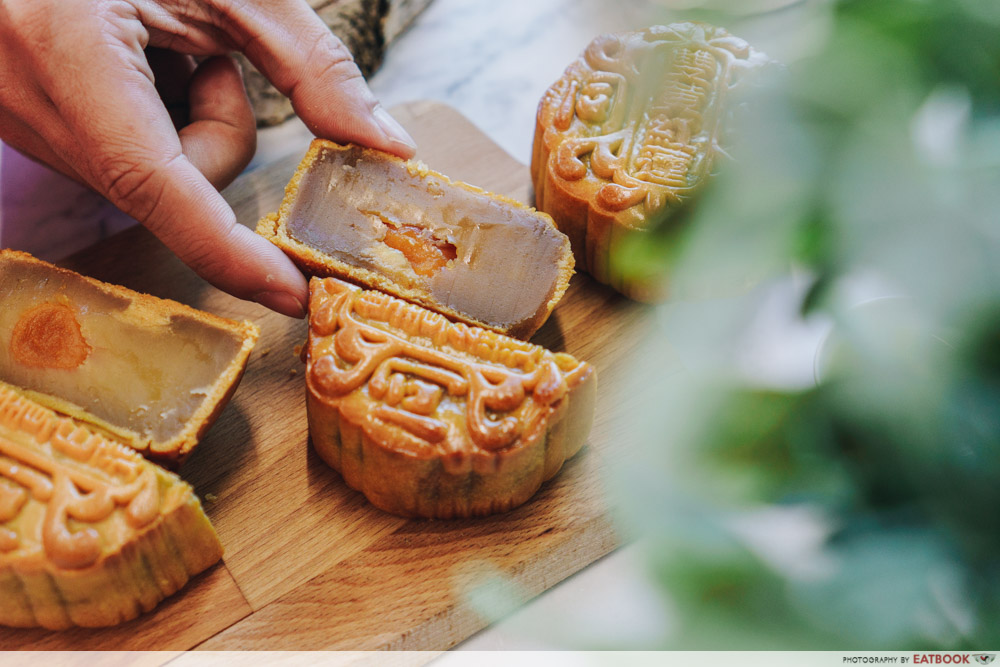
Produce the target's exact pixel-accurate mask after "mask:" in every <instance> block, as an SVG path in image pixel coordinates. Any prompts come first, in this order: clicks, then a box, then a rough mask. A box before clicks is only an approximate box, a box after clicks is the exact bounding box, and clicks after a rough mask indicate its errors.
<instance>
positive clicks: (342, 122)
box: [225, 0, 416, 158]
mask: <svg viewBox="0 0 1000 667" xmlns="http://www.w3.org/2000/svg"><path fill="white" fill-rule="evenodd" d="M225 4H226V5H227V6H228V7H229V11H228V13H227V15H226V17H225V21H226V22H227V23H228V26H229V29H230V31H232V32H235V33H236V41H237V43H240V44H242V45H243V50H244V52H245V53H246V56H247V58H249V59H250V61H251V62H252V63H253V64H254V66H256V67H257V69H259V70H260V71H261V72H262V73H263V74H264V75H265V76H266V77H267V78H268V80H270V81H271V83H273V84H274V85H275V87H276V88H277V89H278V90H280V91H281V92H282V93H284V94H285V95H287V96H288V97H289V98H290V99H291V101H292V105H293V106H294V107H295V111H296V113H298V115H299V117H300V118H301V119H302V120H303V121H304V122H305V123H306V125H308V126H309V129H310V130H312V131H313V132H314V133H315V134H317V135H318V136H322V137H327V138H330V139H334V140H337V141H341V142H354V143H359V144H363V145H366V146H371V147H374V148H380V149H382V150H385V151H388V152H390V153H395V154H396V155H399V156H400V157H407V158H408V157H412V155H413V154H414V152H415V151H416V144H415V143H414V142H413V139H412V138H411V137H410V135H409V134H408V133H407V132H406V130H404V129H403V128H402V126H400V125H399V123H398V122H396V120H395V119H394V118H393V117H392V116H391V115H390V114H389V112H387V111H386V110H385V109H383V108H382V106H381V105H380V104H379V103H378V100H376V99H375V96H374V95H373V94H372V92H371V90H370V89H369V88H368V84H367V83H365V80H364V77H363V76H362V75H361V71H360V70H359V69H358V67H357V65H355V64H354V60H353V58H352V57H351V54H350V52H349V51H348V50H347V48H346V47H345V46H344V45H343V43H342V42H341V41H340V40H339V39H337V37H335V36H334V35H333V34H332V33H331V32H330V30H329V29H328V28H327V27H326V25H324V24H323V21H322V20H321V19H320V18H319V17H318V16H317V15H316V13H315V12H313V11H312V10H311V9H310V8H309V6H308V5H307V4H306V3H304V2H300V1H298V0H275V1H273V2H268V3H260V4H259V5H258V6H257V7H256V8H255V10H254V11H246V9H245V7H243V6H242V5H241V4H240V3H231V2H229V3H225Z"/></svg>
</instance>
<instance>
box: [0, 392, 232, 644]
mask: <svg viewBox="0 0 1000 667" xmlns="http://www.w3.org/2000/svg"><path fill="white" fill-rule="evenodd" d="M221 557H222V546H221V545H220V544H219V539H218V537H217V536H216V534H215V530H214V529H213V528H212V526H211V524H210V523H209V521H208V518H207V517H206V516H205V513H204V512H203V511H202V508H201V504H200V503H199V502H198V498H197V497H196V496H195V495H194V493H193V491H192V490H191V487H190V486H188V485H187V484H186V483H184V482H183V481H182V480H181V479H180V478H178V477H177V476H175V475H173V474H172V473H169V472H166V471H164V470H163V469H162V468H160V467H158V466H156V465H154V464H152V463H149V462H147V461H146V460H145V459H143V458H142V457H141V456H140V455H139V454H138V453H136V452H134V451H133V450H131V449H129V448H128V447H126V446H124V445H122V444H121V443H118V442H115V441H113V440H111V439H109V438H107V437H106V436H105V435H103V434H102V433H100V432H97V431H94V430H92V429H90V428H88V427H87V426H85V425H81V424H78V423H77V422H74V421H73V420H71V419H69V418H66V417H61V416H59V415H57V414H55V413H54V412H52V411H51V410H49V409H48V408H46V407H44V406H41V405H38V404H37V403H35V402H33V401H32V400H30V399H29V398H28V397H26V396H25V395H24V394H23V393H21V392H19V391H17V390H15V389H13V388H11V387H8V386H0V624H3V625H10V626H14V627H35V626H41V627H45V628H50V629H54V630H57V629H63V628H68V627H71V626H74V625H79V626H86V627H97V626H105V625H114V624H117V623H122V622H124V621H128V620H130V619H132V618H135V617H136V616H138V615H139V614H141V613H143V612H146V611H149V610H150V609H152V608H153V607H154V606H156V604H157V603H159V602H160V601H161V600H162V599H164V598H165V597H167V596H168V595H171V594H173V593H174V592H176V591H177V590H179V589H180V588H181V587H182V586H184V584H186V583H187V581H188V580H189V579H190V578H191V577H192V576H194V575H195V574H197V573H199V572H201V571H203V570H205V569H207V568H208V567H210V566H211V565H212V564H214V563H215V562H217V561H218V560H219V559H220V558H221Z"/></svg>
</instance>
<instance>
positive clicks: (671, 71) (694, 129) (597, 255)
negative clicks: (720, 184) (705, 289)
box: [531, 22, 770, 301]
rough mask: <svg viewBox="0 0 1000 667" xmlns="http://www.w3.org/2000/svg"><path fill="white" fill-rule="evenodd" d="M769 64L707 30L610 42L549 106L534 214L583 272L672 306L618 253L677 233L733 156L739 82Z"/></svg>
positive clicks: (535, 174) (540, 123) (548, 99)
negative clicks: (728, 144)
mask: <svg viewBox="0 0 1000 667" xmlns="http://www.w3.org/2000/svg"><path fill="white" fill-rule="evenodd" d="M769 62H770V61H769V60H768V59H767V57H766V56H764V55H763V54H761V53H759V52H757V51H755V50H754V49H752V48H751V47H750V45H748V44H747V43H746V42H745V41H743V40H742V39H739V38H737V37H734V36H732V35H730V34H729V33H728V32H726V31H725V30H723V29H722V28H716V27H713V26H710V25H707V24H704V23H693V22H692V23H675V24H671V25H668V26H654V27H651V28H647V29H646V30H643V31H640V32H626V33H620V34H608V35H602V36H600V37H598V38H597V39H595V40H594V41H593V42H591V43H590V45H589V46H588V47H587V49H586V50H585V51H584V53H583V55H582V56H580V58H578V59H577V60H576V61H575V62H574V63H572V64H571V65H570V66H569V67H568V68H567V69H566V71H565V73H564V74H563V75H562V77H561V78H560V79H559V80H558V81H556V83H555V84H553V85H552V86H551V87H550V88H549V89H548V91H546V93H545V95H544V96H543V97H542V100H541V102H540V103H539V105H538V116H537V119H536V125H535V140H534V150H533V154H532V160H531V176H532V181H533V183H534V187H535V205H536V206H537V207H538V209H539V210H540V211H545V212H546V213H548V214H549V215H551V216H552V219H553V220H554V221H555V223H556V225H557V226H558V227H559V229H560V230H561V231H563V232H564V233H565V234H566V235H567V236H569V238H570V241H571V243H572V247H573V254H574V255H575V257H576V265H577V267H578V268H579V269H580V270H583V271H586V272H588V273H590V274H591V275H592V276H593V277H594V278H596V279H597V280H598V281H600V282H602V283H605V284H608V285H611V286H612V287H614V288H615V289H617V290H619V291H620V292H622V293H624V294H625V295H626V296H629V297H631V298H634V299H639V300H643V301H656V300H660V299H662V298H663V296H665V286H664V280H665V276H664V275H661V274H660V273H657V272H653V273H650V274H648V275H639V274H636V273H635V272H633V271H631V270H630V267H627V266H621V265H620V263H619V262H616V261H615V258H614V255H613V253H614V252H615V250H616V248H618V247H620V246H619V244H620V243H621V241H622V240H623V239H624V238H625V237H627V236H632V235H636V234H646V233H648V232H649V231H650V230H651V229H654V228H657V227H658V226H660V225H663V224H668V221H669V220H670V219H671V218H672V217H673V216H674V215H675V214H676V212H677V211H678V210H679V209H680V208H681V207H682V206H683V205H684V204H685V203H686V202H687V201H689V200H690V199H691V198H692V196H693V195H695V194H696V193H697V191H698V190H699V189H700V188H701V187H702V186H703V185H704V184H705V182H706V180H707V179H708V178H709V177H710V175H711V173H712V169H713V166H714V165H715V163H716V161H717V159H718V158H719V156H720V155H722V154H723V147H722V146H721V145H720V144H721V143H722V142H723V141H724V137H725V134H726V130H727V125H728V124H729V121H730V116H731V112H732V110H733V107H734V105H735V101H736V99H735V98H736V95H735V94H734V93H736V92H738V88H739V87H740V84H741V83H742V82H743V81H745V80H747V79H749V78H750V77H747V76H746V74H747V73H748V72H749V71H754V70H759V69H760V68H761V67H763V66H764V65H766V64H767V63H769Z"/></svg>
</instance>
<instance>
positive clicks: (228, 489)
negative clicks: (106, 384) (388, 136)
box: [0, 102, 652, 650]
mask: <svg viewBox="0 0 1000 667" xmlns="http://www.w3.org/2000/svg"><path fill="white" fill-rule="evenodd" d="M392 113H393V115H394V116H395V117H396V118H398V119H399V120H400V122H401V123H402V124H403V125H404V126H405V127H406V128H407V129H408V130H409V131H410V133H411V134H412V135H413V137H414V138H415V139H416V141H417V143H418V145H419V146H420V149H419V153H418V157H419V158H420V159H422V160H423V161H424V162H426V163H427V164H428V165H430V166H431V167H432V168H434V169H437V170H439V171H442V172H444V173H447V174H449V175H450V176H451V177H452V178H455V179H459V180H464V181H467V182H469V183H473V184H476V185H480V186H482V187H485V188H486V189H488V190H492V191H495V192H500V193H504V194H508V195H511V196H513V197H516V198H519V199H521V200H524V201H530V195H531V192H530V178H529V176H528V170H527V167H526V166H525V165H523V164H520V163H519V162H517V161H516V160H515V159H514V158H512V157H511V156H510V155H508V154H507V153H505V152H504V151H503V150H502V149H500V148H499V147H498V146H497V145H496V144H494V143H493V142H492V141H491V140H490V139H489V138H488V137H487V136H486V135H484V134H483V133H482V132H481V131H479V130H478V129H477V128H475V127H474V126H473V125H472V124H471V123H470V122H469V121H468V120H466V119H465V118H463V117H462V116H461V115H459V114H458V113H457V112H456V111H454V110H452V109H450V108H448V107H445V106H442V105H440V104H437V103H433V102H415V103H409V104H406V105H401V106H398V107H396V108H394V109H393V110H392ZM305 148H306V147H305V146H302V152H301V153H299V155H301V154H303V153H304V152H305ZM297 159H298V158H297V157H296V158H294V159H289V160H284V161H281V162H277V163H275V164H272V165H270V166H268V167H265V168H261V169H258V170H256V171H253V172H251V173H248V174H245V175H243V176H241V177H240V178H239V179H237V181H236V182H235V183H234V184H233V185H232V186H230V187H229V188H228V189H227V190H226V191H225V193H224V194H225V195H226V198H227V199H228V201H229V202H230V204H231V205H232V206H233V208H234V210H235V211H236V213H237V216H238V218H239V220H240V222H241V223H243V224H244V225H247V226H250V227H253V226H254V225H255V224H256V221H257V219H258V218H259V217H260V216H262V215H263V214H265V213H267V212H270V211H273V210H275V209H276V208H277V205H278V203H279V201H280V199H281V195H282V192H283V189H284V185H285V183H286V182H287V181H288V179H289V178H290V176H291V174H292V172H293V170H294V168H295V165H296V163H297ZM64 265H66V266H68V267H70V268H72V269H74V270H77V271H80V272H82V273H85V274H87V275H91V276H94V277H96V278H98V279H101V280H106V281H109V282H115V283H120V284H124V285H126V286H128V287H131V288H133V289H137V290H140V291H144V292H148V293H151V294H155V295H157V296H163V297H169V298H172V299H176V300H178V301H181V302H184V303H187V304H190V305H193V306H195V307H198V308H203V309H205V310H209V311H212V312H215V313H218V314H220V315H224V316H228V317H232V318H237V319H243V318H245V319H250V320H252V321H254V322H256V323H257V324H258V325H259V326H260V328H261V331H262V335H261V339H260V342H259V343H258V345H257V348H256V349H255V350H254V352H253V354H252V356H251V358H250V362H249V365H248V367H247V372H246V375H245V377H244V379H243V382H242V384H241V385H240V388H239V390H238V391H237V393H236V395H235V397H234V399H233V401H232V403H231V404H230V405H229V406H228V407H227V408H226V410H225V412H224V413H223V415H222V416H221V418H220V419H219V421H218V422H217V423H216V425H215V426H214V427H213V428H212V430H211V431H210V433H209V434H208V436H207V437H205V438H204V440H203V441H202V442H201V444H200V445H199V446H198V449H197V450H196V451H195V453H194V455H193V456H192V457H191V458H190V459H189V460H188V462H187V463H186V464H185V465H184V467H183V468H182V470H181V474H182V476H183V477H184V478H185V479H187V480H188V481H189V482H191V483H192V484H193V485H194V486H195V489H196V491H197V493H198V494H199V496H200V497H201V498H202V499H203V503H204V505H205V508H206V511H207V513H208V515H209V517H210V518H211V520H212V522H213V524H214V525H215V527H216V530H217V531H218V533H219V536H220V538H221V540H222V543H223V545H224V546H225V548H226V553H225V556H224V558H223V561H222V562H221V563H219V564H218V565H216V566H215V567H213V568H211V569H210V570H209V571H207V572H206V573H204V574H202V575H200V576H198V577H197V578H195V579H194V580H193V581H192V582H190V583H189V584H188V585H187V586H186V587H185V588H184V589H183V590H182V591H180V592H179V593H178V594H176V595H174V596H172V597H171V598H169V599H167V600H166V601H164V602H163V603H162V604H161V605H160V606H159V607H157V609H156V610H154V611H153V612H151V613H149V614H146V615H144V616H142V617H140V618H139V619H136V620H135V621H132V622H130V623H127V624H124V625H122V626H118V627H113V628H104V629H99V630H92V629H75V630H70V631H66V632H49V631H43V630H27V631H26V630H12V629H7V628H0V649H77V650H80V649H112V650H123V649H133V650H139V649H157V650H189V649H212V650H239V649H269V650H315V649H328V650H371V649H411V650H416V649H420V650H441V649H446V648H449V647H451V646H453V645H455V644H456V643H458V642H459V641H461V640H463V639H465V638H466V637H468V636H469V635H471V634H473V633H474V632H476V631H477V630H479V629H481V628H482V627H484V626H485V624H486V623H487V622H488V619H487V618H485V617H483V616H482V615H480V613H479V612H478V611H477V610H476V609H475V608H474V606H473V605H472V604H471V603H470V597H469V592H470V591H474V590H477V589H479V588H481V587H482V586H484V585H491V586H496V587H498V590H500V591H503V592H505V593H506V594H508V595H510V596H512V597H513V598H514V599H522V600H523V599H526V598H528V597H531V596H534V595H537V594H538V593H540V592H542V591H544V590H545V589H547V588H549V587H551V586H552V585H554V584H556V583H557V582H559V581H561V580H562V579H564V578H565V577H567V576H569V575H570V574H572V573H574V572H576V571H578V570H579V569H581V568H583V567H585V566H586V565H588V564H589V563H591V562H593V561H594V560H596V559H598V558H600V557H601V556H603V555H605V554H607V553H608V552H610V551H611V550H612V549H614V548H615V546H616V545H617V544H618V538H617V536H616V533H615V530H614V528H613V526H612V522H611V520H610V517H609V506H608V503H607V501H606V498H605V493H604V488H603V479H602V474H601V473H602V461H603V460H605V459H606V458H607V457H614V456H615V455H616V452H615V447H616V443H618V442H620V441H621V438H623V437H625V433H626V431H627V424H625V420H624V419H623V416H622V414H621V413H622V410H621V409H620V406H621V405H622V404H623V401H625V400H626V396H625V395H624V392H623V386H624V381H623V380H624V377H623V376H624V372H625V371H626V370H627V367H628V364H627V363H626V362H627V360H628V358H629V354H630V352H632V351H634V349H635V348H636V346H637V345H638V341H639V340H641V339H642V337H643V336H644V334H645V332H646V331H647V329H648V327H649V326H650V324H651V314H652V311H651V309H650V308H648V307H645V306H641V305H639V304H635V303H632V302H629V301H627V300H625V299H623V298H622V297H620V296H619V295H617V294H616V293H614V292H613V291H611V290H609V289H607V288H604V287H602V286H600V285H597V284H596V283H594V282H593V281H592V280H590V278H589V277H588V276H585V275H576V276H575V277H574V278H573V281H572V283H571V285H570V289H569V291H568V292H567V294H566V297H565V298H564V299H563V300H562V302H561V303H560V304H559V305H558V306H557V308H556V311H555V313H554V314H553V316H552V317H551V318H550V319H549V321H548V322H547V323H546V324H545V326H544V327H543V328H542V329H541V330H540V331H539V332H538V333H537V334H536V335H535V336H534V338H533V339H532V341H533V342H535V343H538V344H540V345H544V346H545V347H548V348H550V349H553V350H558V351H566V352H569V353H571V354H573V355H575V356H577V357H578V358H581V359H585V360H587V361H589V362H591V363H592V364H593V365H594V366H595V367H596V368H597V370H598V377H599V398H598V402H597V408H596V414H595V421H594V428H593V431H592V433H591V436H590V439H589V441H588V445H587V446H586V447H584V449H583V451H582V452H581V454H579V455H577V456H576V457H575V458H574V459H572V460H571V461H570V462H568V464H567V465H566V466H565V467H564V468H563V470H562V472H560V474H559V475H558V476H557V477H556V478H555V479H554V480H552V481H550V482H548V483H546V484H545V485H544V486H543V487H542V489H541V491H540V492H539V493H538V494H537V495H536V496H535V497H534V498H533V499H532V500H530V501H529V502H528V503H527V504H525V505H524V506H522V507H520V508H518V509H516V510H514V511H512V512H509V513H506V514H501V515H497V516H493V517H488V518H484V519H469V520H453V521H423V520H407V519H402V518H399V517H395V516H392V515H389V514H386V513H384V512H381V511H379V510H377V509H375V508H374V507H372V506H371V505H369V504H368V503H367V501H366V500H365V498H364V496H362V495H361V494H359V493H357V492H355V491H352V490H351V489H349V488H348V487H347V486H346V485H345V484H344V483H343V481H342V480H341V478H340V476H339V475H338V474H337V473H336V472H334V471H333V470H332V469H330V468H329V467H328V466H327V465H326V464H325V463H323V461H321V460H320V459H319V457H318V456H317V455H316V454H315V452H313V450H312V449H311V447H310V446H309V443H308V433H307V427H306V415H305V401H304V393H305V389H304V381H303V366H302V363H301V362H300V361H299V359H298V358H297V355H296V354H295V349H296V346H298V345H300V344H301V343H303V342H304V340H305V323H304V322H303V321H300V320H293V319H289V318H286V317H283V316H281V315H278V314H275V313H272V312H270V311H268V310H266V309H264V308H262V307H260V306H257V305H256V304H252V303H247V302H243V301H239V300H237V299H234V298H232V297H230V296H228V295H226V294H223V293H222V292H219V291H218V290H216V289H214V288H212V287H210V286H208V285H207V284H205V283H204V282H203V281H202V280H201V279H199V278H198V277H197V276H196V275H194V273H192V272H191V271H190V269H188V268H187V267H186V266H184V265H183V264H182V263H181V262H180V261H178V260H177V259H176V258H175V257H174V256H173V255H172V254H170V253H169V252H168V251H167V250H166V249H165V248H164V247H163V246H162V245H161V244H160V243H159V242H158V241H157V240H156V239H155V238H153V237H152V236H151V235H150V234H149V233H148V232H146V231H145V230H144V229H142V228H138V227H137V228H133V229H130V230H127V231H125V232H123V233H121V234H118V235H117V236H114V237H112V238H110V239H108V240H106V241H104V242H102V243H100V244H98V245H96V246H93V247H91V248H89V249H87V250H85V251H83V252H81V253H79V254H78V255H76V256H74V257H73V258H71V259H70V260H69V261H67V262H64Z"/></svg>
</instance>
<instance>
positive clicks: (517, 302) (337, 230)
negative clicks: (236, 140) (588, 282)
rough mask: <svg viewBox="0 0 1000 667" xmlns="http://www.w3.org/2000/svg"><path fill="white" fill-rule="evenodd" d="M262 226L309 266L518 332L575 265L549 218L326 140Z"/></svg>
mask: <svg viewBox="0 0 1000 667" xmlns="http://www.w3.org/2000/svg"><path fill="white" fill-rule="evenodd" d="M257 233H258V234H261V235H262V236H264V237H265V238H267V239H270V240H271V241H272V242H273V243H274V244H275V245H277V246H278V247H279V248H281V249H282V250H284V251H285V253H287V254H288V255H289V256H290V257H291V258H292V259H293V260H294V261H295V262H296V263H297V264H298V265H299V266H300V267H302V268H303V269H304V270H305V271H306V272H308V273H311V274H313V275H317V276H321V277H322V276H336V277H339V278H344V279H347V280H350V281H352V282H355V283H358V284H360V285H363V286H365V287H369V288H372V289H379V290H382V291H383V292H387V293H389V294H392V295H394V296H398V297H401V298H403V299H406V300H407V301H411V302H413V303H418V304H420V305H422V306H425V307H427V308H430V309H432V310H435V311H437V312H440V313H443V314H445V315H447V316H448V317H449V318H451V319H453V320H458V321H461V322H466V323H469V324H476V325H478V326H482V327H486V328H488V329H492V330H494V331H498V332H502V333H506V334H508V335H511V336H515V337H518V338H528V337H530V336H531V334H532V333H534V332H535V331H536V330H537V329H538V328H539V327H540V326H541V325H542V323H543V322H544V321H545V319H546V318H547V317H548V316H549V314H550V313H551V312H552V309H553V307H555V305H556V303H557V302H558V301H559V299H561V298H562V295H563V293H564V292H565V291H566V287H567V286H568V284H569V279H570V277H571V276H572V273H573V255H572V252H571V250H570V245H569V240H568V239H567V238H566V236H565V235H564V234H562V233H560V232H559V230H557V229H556V227H555V225H554V224H553V223H552V220H551V218H549V216H547V215H545V214H543V213H539V212H537V211H535V210H534V209H532V208H529V207H527V206H525V205H523V204H521V203H520V202H517V201H514V200H513V199H509V198H507V197H502V196H500V195H495V194H490V193H488V192H486V191H484V190H481V189H480V188H477V187H474V186H471V185H467V184H465V183H460V182H453V181H451V179H449V178H448V177H447V176H445V175H443V174H440V173H438V172H435V171H432V170H431V169H428V168H427V166H426V165H424V164H422V163H420V162H414V161H404V160H402V159H400V158H398V157H395V156H393V155H390V154H388V153H383V152H381V151H377V150H372V149H368V148H360V147H358V146H340V145H338V144H335V143H333V142H330V141H325V140H321V139H316V140H315V141H313V143H312V145H311V146H310V148H309V152H308V153H307V154H306V156H305V158H304V159H303V160H302V163H301V164H300V165H299V167H298V170H297V171H296V172H295V175H294V176H293V177H292V180H291V181H290V182H289V184H288V187H287V188H286V189H285V198H284V201H282V203H281V208H280V209H279V211H278V212H277V213H276V214H272V215H270V216H267V217H265V218H264V219H262V220H261V221H260V223H259V224H258V226H257Z"/></svg>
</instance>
